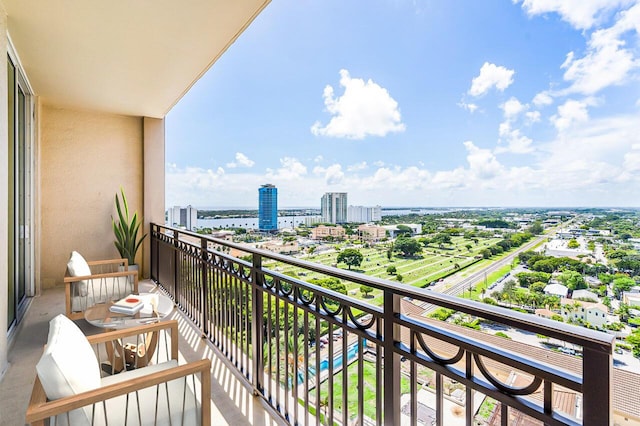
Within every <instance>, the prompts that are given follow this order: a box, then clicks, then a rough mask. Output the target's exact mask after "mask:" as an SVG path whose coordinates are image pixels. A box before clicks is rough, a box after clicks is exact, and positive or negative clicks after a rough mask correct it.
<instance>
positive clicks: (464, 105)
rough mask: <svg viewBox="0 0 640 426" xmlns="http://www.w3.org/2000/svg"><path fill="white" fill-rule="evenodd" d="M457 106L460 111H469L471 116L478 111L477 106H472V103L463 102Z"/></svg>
mask: <svg viewBox="0 0 640 426" xmlns="http://www.w3.org/2000/svg"><path fill="white" fill-rule="evenodd" d="M458 106H459V107H460V108H462V109H466V110H467V111H469V112H470V113H471V114H473V113H474V112H476V110H477V109H478V105H476V104H472V103H466V102H465V101H460V102H458Z"/></svg>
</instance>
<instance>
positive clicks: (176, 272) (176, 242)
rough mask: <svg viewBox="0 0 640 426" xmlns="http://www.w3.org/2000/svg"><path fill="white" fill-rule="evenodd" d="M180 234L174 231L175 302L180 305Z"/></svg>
mask: <svg viewBox="0 0 640 426" xmlns="http://www.w3.org/2000/svg"><path fill="white" fill-rule="evenodd" d="M179 235H180V234H179V233H178V231H177V230H175V231H173V301H174V303H178V278H179V276H180V273H179V271H178V259H179V258H180V257H179V255H178V242H179V240H178V238H179Z"/></svg>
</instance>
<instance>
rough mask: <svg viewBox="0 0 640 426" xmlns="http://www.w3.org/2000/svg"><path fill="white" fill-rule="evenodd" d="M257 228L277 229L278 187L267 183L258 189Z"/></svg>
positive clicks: (270, 230) (268, 230) (261, 229)
mask: <svg viewBox="0 0 640 426" xmlns="http://www.w3.org/2000/svg"><path fill="white" fill-rule="evenodd" d="M258 229H259V230H260V231H265V232H272V231H277V230H278V188H276V187H275V185H271V184H270V183H267V184H265V185H262V186H261V187H260V188H259V189H258Z"/></svg>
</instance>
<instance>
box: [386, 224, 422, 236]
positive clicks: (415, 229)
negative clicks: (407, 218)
mask: <svg viewBox="0 0 640 426" xmlns="http://www.w3.org/2000/svg"><path fill="white" fill-rule="evenodd" d="M401 225H404V226H407V227H409V228H411V235H412V236H413V235H418V234H420V233H421V232H422V225H420V224H419V223H402V224H401ZM383 228H384V229H385V230H387V231H389V236H390V237H391V238H395V237H397V236H398V234H399V233H400V232H399V229H398V225H385V226H383Z"/></svg>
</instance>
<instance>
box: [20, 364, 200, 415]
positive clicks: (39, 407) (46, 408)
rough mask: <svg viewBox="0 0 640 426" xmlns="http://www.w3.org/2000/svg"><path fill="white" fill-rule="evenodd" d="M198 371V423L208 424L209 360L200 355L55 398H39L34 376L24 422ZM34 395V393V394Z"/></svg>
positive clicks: (61, 412)
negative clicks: (124, 380)
mask: <svg viewBox="0 0 640 426" xmlns="http://www.w3.org/2000/svg"><path fill="white" fill-rule="evenodd" d="M196 373H200V383H201V385H200V386H201V395H202V397H201V408H200V409H201V413H202V424H203V425H205V426H209V425H210V424H211V360H209V359H203V360H199V361H195V362H191V363H189V364H185V365H180V366H177V367H172V368H169V369H167V370H163V371H159V372H157V373H153V374H148V375H146V376H142V377H137V378H135V379H131V380H128V381H126V382H122V383H114V384H112V385H109V386H104V387H101V388H98V389H94V390H91V391H87V392H82V393H79V394H77V395H73V396H69V397H66V398H60V399H57V400H55V401H49V402H47V401H45V402H42V401H41V399H40V398H41V396H42V395H44V391H43V390H42V384H41V383H40V380H38V379H37V378H36V382H35V383H34V388H33V392H32V398H31V401H30V402H29V407H27V415H26V420H27V423H34V422H41V421H43V420H45V419H47V418H49V417H52V416H56V415H58V414H63V413H66V412H68V411H72V410H76V409H78V408H82V407H84V406H87V405H92V404H95V403H98V402H101V401H104V400H107V399H111V398H115V397H117V396H121V395H126V394H128V393H131V392H135V391H138V390H140V389H144V388H147V387H150V386H155V385H158V384H161V383H165V382H168V381H171V380H174V379H178V378H181V377H185V376H189V375H191V374H196ZM34 395H36V396H37V397H34Z"/></svg>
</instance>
